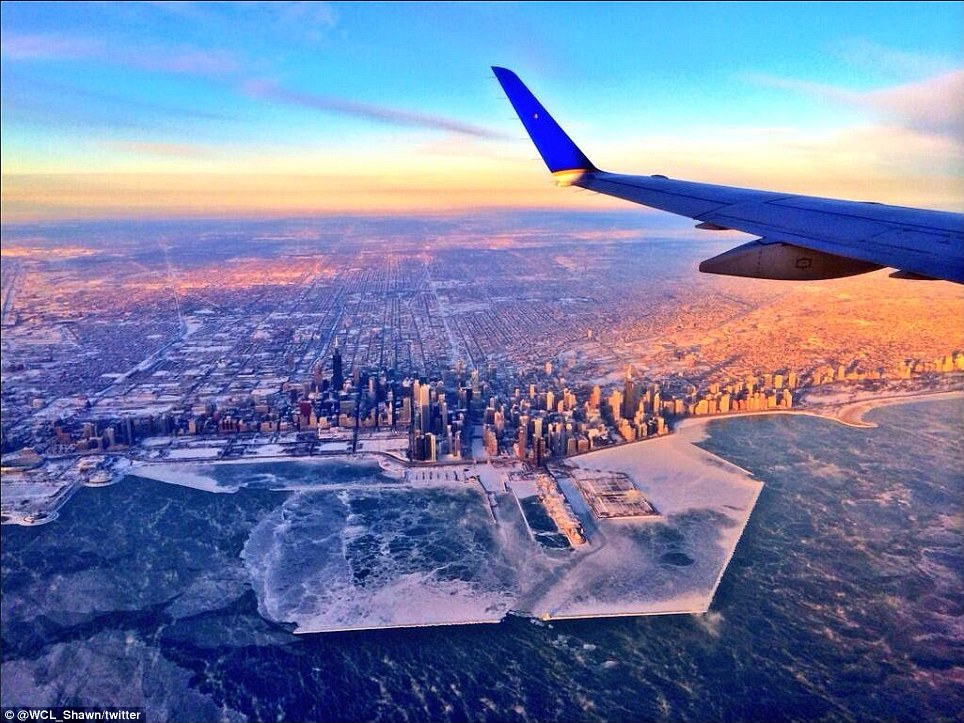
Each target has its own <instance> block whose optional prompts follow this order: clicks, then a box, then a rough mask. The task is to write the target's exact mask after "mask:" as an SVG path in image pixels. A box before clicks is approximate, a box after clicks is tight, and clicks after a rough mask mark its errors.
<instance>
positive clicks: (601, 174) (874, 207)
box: [493, 68, 964, 283]
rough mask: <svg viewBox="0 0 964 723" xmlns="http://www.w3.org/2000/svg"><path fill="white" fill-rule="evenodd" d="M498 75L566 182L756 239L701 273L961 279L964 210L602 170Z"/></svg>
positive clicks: (529, 97) (506, 74)
mask: <svg viewBox="0 0 964 723" xmlns="http://www.w3.org/2000/svg"><path fill="white" fill-rule="evenodd" d="M493 71H494V72H495V75H496V78H498V80H499V82H500V83H501V85H502V87H503V89H504V90H505V93H506V95H507V96H508V98H509V101H510V102H511V103H512V106H513V107H514V108H515V110H516V113H517V114H518V115H519V119H520V120H521V121H522V124H523V126H524V127H525V129H526V131H527V132H528V133H529V136H530V137H531V138H532V141H533V143H534V144H535V146H536V149H537V150H538V151H539V153H540V155H541V156H542V158H543V160H544V161H545V162H546V165H547V166H548V167H549V170H550V171H551V172H552V173H553V175H554V176H555V177H556V179H557V182H558V183H560V185H574V186H579V187H581V188H586V189H589V190H591V191H596V192H598V193H604V194H606V195H609V196H616V197H618V198H623V199H626V200H627V201H632V202H634V203H639V204H642V205H644V206H650V207H652V208H657V209H660V210H662V211H668V212H669V213H674V214H677V215H680V216H686V217H689V218H692V219H696V220H698V221H700V224H698V226H697V227H698V228H703V229H715V230H722V229H735V230H738V231H744V232H746V233H749V234H753V235H755V236H758V237H759V238H757V239H756V240H754V241H750V242H749V243H747V244H744V245H743V246H739V247H737V248H735V249H732V250H730V251H727V252H726V253H724V254H721V255H720V256H717V257H714V258H713V259H708V260H707V261H704V262H703V263H702V264H701V265H700V270H702V271H708V272H711V273H725V274H733V275H737V276H752V277H757V278H780V279H818V278H834V277H838V276H849V275H852V274H856V273H864V272H866V271H873V270H876V269H878V268H881V267H884V266H889V267H893V268H895V269H898V270H899V272H900V275H901V276H903V277H904V278H931V279H945V280H948V281H954V282H956V283H964V216H962V215H961V214H957V213H949V212H945V211H930V210H924V209H916V208H906V207H902V206H886V205H883V204H877V203H865V202H860V201H842V200H836V199H830V198H818V197H813V196H801V195H797V194H788V193H777V192H773V191H757V190H752V189H746V188H734V187H730V186H719V185H712V184H706V183H693V182H690V181H679V180H675V179H670V178H666V177H665V176H658V175H657V176H630V175H624V174H619V173H609V172H606V171H601V170H599V169H598V168H596V166H595V165H594V164H593V163H592V162H591V161H590V160H589V159H588V158H587V157H586V155H585V154H584V153H583V152H582V151H581V150H580V149H579V148H578V146H576V144H575V143H573V141H572V140H571V139H570V138H569V136H568V135H567V134H566V133H565V131H563V130H562V128H561V127H560V126H559V124H558V123H557V122H556V121H555V119H553V118H552V116H551V115H550V114H549V113H548V112H547V111H546V110H545V108H544V107H543V106H542V104H541V103H540V102H539V101H538V100H537V99H536V97H535V96H534V95H533V94H532V93H531V91H529V89H528V88H527V87H526V86H525V84H523V83H522V81H521V80H520V79H519V77H518V76H517V75H516V74H515V73H513V72H512V71H510V70H506V69H505V68H493Z"/></svg>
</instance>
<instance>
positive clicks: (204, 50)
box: [0, 2, 964, 222]
mask: <svg viewBox="0 0 964 723" xmlns="http://www.w3.org/2000/svg"><path fill="white" fill-rule="evenodd" d="M0 25H2V42H0V56H2V69H0V81H2V82H0V113H2V118H0V122H2V123H0V133H2V154H0V159H2V160H0V164H2V165H0V172H2V176H3V177H2V189H0V194H2V208H0V215H2V220H3V221H4V222H18V221H45V220H62V219H84V218H115V217H147V218H163V217H180V216H189V217H247V216H250V217H265V216H267V217H270V216H294V215H306V214H336V213H338V214H341V213H367V214H388V213H446V212H464V211H467V210H473V209H486V208H493V207H495V208H499V207H513V208H529V207H532V208H579V209H600V210H603V209H605V210H611V209H613V208H624V207H626V205H627V204H626V202H623V201H619V200H616V199H609V198H605V197H602V196H598V195H595V194H591V193H588V192H584V191H578V190H576V189H558V188H555V187H554V186H553V184H552V180H551V177H550V176H549V174H548V173H547V172H546V171H545V168H544V166H543V165H542V163H541V162H540V161H539V160H538V156H537V154H536V153H535V150H534V149H533V147H532V145H531V144H530V143H529V141H528V139H527V138H526V136H525V134H524V131H523V130H522V127H521V124H520V123H519V122H518V120H517V119H516V117H515V116H514V114H513V112H512V109H511V107H510V106H509V103H508V101H507V100H506V99H505V96H504V95H503V93H502V91H501V88H500V87H499V85H498V83H497V81H496V80H495V78H494V77H493V75H492V73H491V70H490V66H492V65H503V66H506V67H508V68H511V69H512V70H514V71H515V72H516V73H518V74H519V75H520V77H521V78H522V79H523V80H524V81H525V82H526V83H527V84H528V85H529V87H530V88H531V89H532V90H533V92H535V94H536V95H537V96H538V97H539V98H540V100H542V102H543V103H544V105H546V107H547V108H548V109H549V110H550V111H551V112H552V113H553V115H554V116H555V117H556V119H557V120H558V121H559V122H560V124H561V125H562V126H563V127H564V128H565V129H566V130H567V131H568V132H569V134H570V135H571V136H572V137H573V139H574V140H575V141H576V142H577V143H578V144H579V145H580V147H581V148H582V149H583V151H584V152H585V153H586V155H587V156H589V158H591V159H592V160H593V162H594V163H595V164H596V165H597V166H598V167H601V168H604V169H606V170H611V171H619V172H626V173H646V174H648V173H662V174H665V175H668V176H670V177H674V178H682V179H686V180H695V181H703V182H709V183H723V184H727V185H735V186H745V187H750V188H766V189H769V190H778V191H789V192H797V193H806V194H811V195H821V196H831V197H838V198H848V199H853V200H873V201H879V202H884V203H895V204H901V205H911V206H922V207H930V208H942V209H946V210H953V211H962V210H964V3H959V2H950V3H926V2H914V3H826V2H819V3H816V2H815V3H766V2H749V3H675V2H674V3H613V4H608V3H595V2H593V3H575V2H566V3H486V2H478V3H428V4H420V3H375V2H372V3H357V4H356V3H299V2H270V3H269V2H246V3H191V2H186V3H169V2H144V3H116V2H106V3H104V2H98V3H89V4H87V3H79V2H78V3H62V4H61V3H34V2H4V3H3V4H2V13H0Z"/></svg>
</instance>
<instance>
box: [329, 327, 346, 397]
mask: <svg viewBox="0 0 964 723" xmlns="http://www.w3.org/2000/svg"><path fill="white" fill-rule="evenodd" d="M331 386H332V388H333V389H334V390H335V394H338V393H339V392H340V391H341V388H342V387H343V386H345V374H344V371H343V370H342V368H341V351H340V350H339V349H338V339H335V351H334V353H333V354H332V355H331Z"/></svg>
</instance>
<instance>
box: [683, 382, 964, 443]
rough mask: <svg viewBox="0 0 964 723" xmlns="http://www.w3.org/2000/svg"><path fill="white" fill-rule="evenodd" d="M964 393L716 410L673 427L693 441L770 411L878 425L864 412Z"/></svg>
mask: <svg viewBox="0 0 964 723" xmlns="http://www.w3.org/2000/svg"><path fill="white" fill-rule="evenodd" d="M961 397H964V390H960V389H957V390H954V391H941V392H932V393H914V394H901V395H895V396H892V397H875V398H867V399H855V400H853V401H849V402H841V403H837V404H828V405H820V406H814V407H811V408H803V409H766V410H762V411H759V412H738V413H735V414H716V415H713V416H704V417H687V418H686V419H684V420H683V421H682V422H680V423H679V424H677V425H676V426H675V427H674V428H673V433H674V434H679V433H683V432H686V436H685V439H686V440H687V441H689V442H698V441H700V440H701V439H703V438H704V437H705V432H703V433H702V434H701V433H700V432H698V431H695V430H697V429H699V428H701V427H703V426H704V425H706V424H707V423H709V422H714V421H717V420H721V419H734V418H743V417H757V416H763V415H769V414H802V415H805V416H810V417H821V418H823V419H829V420H832V421H834V422H838V423H839V424H843V425H845V426H847V427H856V428H858V429H874V428H876V427H877V425H876V424H875V423H874V422H866V421H864V416H865V415H866V414H868V413H869V412H871V411H873V410H874V409H878V408H880V407H890V406H893V405H896V404H911V403H913V402H937V401H941V400H944V399H958V398H961Z"/></svg>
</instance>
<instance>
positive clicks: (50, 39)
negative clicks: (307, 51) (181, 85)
mask: <svg viewBox="0 0 964 723" xmlns="http://www.w3.org/2000/svg"><path fill="white" fill-rule="evenodd" d="M0 54H2V55H3V57H4V58H5V59H7V60H13V61H38V60H41V61H42V60H54V61H69V60H92V61H97V62H103V63H108V64H110V65H118V66H122V67H128V68H135V69H138V70H147V71H161V72H166V73H176V74H182V75H185V74H186V75H201V76H215V77H217V76H225V75H230V74H232V73H236V72H237V71H238V70H239V69H240V63H239V62H238V61H237V60H236V58H235V57H234V55H232V54H231V53H228V52H227V51H222V50H201V49H198V48H193V47H190V46H180V47H161V46H151V47H140V48H125V47H120V46H116V45H114V46H111V47H110V48H108V47H107V46H105V45H104V44H103V43H101V42H99V41H96V40H91V39H89V38H82V37H77V38H73V37H69V36H66V35H62V34H52V33H51V34H45V33H40V34H16V33H5V34H4V38H3V44H2V46H0Z"/></svg>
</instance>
